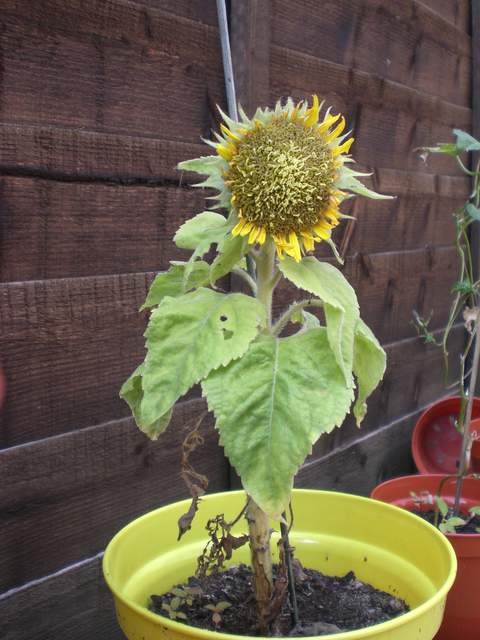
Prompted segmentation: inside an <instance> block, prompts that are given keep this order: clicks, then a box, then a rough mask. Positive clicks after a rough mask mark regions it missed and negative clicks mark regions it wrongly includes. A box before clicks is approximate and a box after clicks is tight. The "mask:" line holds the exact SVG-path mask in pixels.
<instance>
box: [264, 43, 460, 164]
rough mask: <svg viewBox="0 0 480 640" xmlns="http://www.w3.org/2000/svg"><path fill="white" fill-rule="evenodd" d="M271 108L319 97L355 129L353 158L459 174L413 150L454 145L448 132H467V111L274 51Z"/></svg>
mask: <svg viewBox="0 0 480 640" xmlns="http://www.w3.org/2000/svg"><path fill="white" fill-rule="evenodd" d="M270 75H271V102H273V101H275V99H276V98H278V97H280V96H288V95H293V97H294V98H295V99H302V98H304V97H305V95H309V94H313V93H320V95H321V97H322V98H324V99H325V100H326V102H327V104H328V105H329V106H330V105H333V107H334V109H335V110H337V111H340V112H342V113H343V114H344V115H345V117H346V119H347V123H348V126H349V127H351V128H353V130H354V135H355V144H354V147H353V151H352V152H353V155H354V157H355V159H356V160H357V161H358V162H361V163H364V164H371V165H373V166H380V167H392V168H397V169H407V168H408V169H412V170H417V171H428V172H434V173H436V172H438V173H450V174H451V173H457V174H459V175H460V174H461V170H460V168H459V167H457V165H456V163H452V161H451V158H448V157H441V156H438V157H436V158H433V157H432V158H431V159H429V162H428V164H425V163H424V162H423V161H422V159H421V158H420V156H419V154H418V153H414V149H416V148H417V147H420V146H427V145H431V144H436V143H437V142H438V141H449V140H451V139H452V132H451V131H452V129H453V128H455V127H457V128H462V129H467V130H468V129H470V126H471V110H470V109H469V108H466V107H462V106H459V105H455V104H451V103H448V102H445V101H443V100H440V99H439V98H436V97H434V96H430V95H428V94H426V93H422V92H420V91H418V90H416V89H413V88H411V87H406V86H404V85H401V84H399V83H398V82H393V81H389V80H385V79H384V78H383V77H379V76H375V75H372V74H371V73H365V72H362V71H359V70H356V69H352V68H351V67H347V66H344V65H340V64H336V63H332V62H330V61H327V60H319V59H318V58H314V57H312V56H309V55H305V54H302V53H298V52H296V51H291V50H287V49H285V48H283V47H279V46H274V47H272V66H271V73H270Z"/></svg>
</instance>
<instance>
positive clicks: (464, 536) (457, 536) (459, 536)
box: [373, 418, 480, 540]
mask: <svg viewBox="0 0 480 640" xmlns="http://www.w3.org/2000/svg"><path fill="white" fill-rule="evenodd" d="M479 420H480V418H479ZM448 475H449V474H448V473H416V474H414V473H412V474H410V475H408V476H398V477H397V478H390V480H385V482H381V483H380V484H378V485H377V486H376V487H375V489H374V491H375V490H376V489H378V488H379V487H389V486H392V485H395V484H397V481H398V480H409V479H412V478H415V479H417V478H419V479H421V478H438V480H439V482H440V480H441V479H442V478H446V477H448ZM454 477H455V476H451V478H452V480H453V479H454ZM463 482H464V485H463V486H464V487H465V483H468V484H469V483H470V482H480V480H476V479H475V478H468V477H467V478H465V479H464V481H463ZM373 500H378V498H373ZM381 502H382V501H381ZM385 504H389V505H390V506H392V507H394V506H396V505H392V504H391V503H390V502H386V503H385ZM398 508H401V507H398ZM402 510H403V511H406V512H407V513H409V514H410V515H414V514H412V513H411V511H408V510H407V509H402ZM414 517H415V518H417V517H418V516H415V515H414ZM427 524H430V523H428V522H427ZM430 526H431V527H432V526H433V525H430ZM433 528H434V529H435V527H433ZM436 530H437V531H438V529H436ZM439 533H440V534H441V535H443V536H445V537H446V538H452V539H453V540H476V539H478V538H480V533H442V532H441V531H439Z"/></svg>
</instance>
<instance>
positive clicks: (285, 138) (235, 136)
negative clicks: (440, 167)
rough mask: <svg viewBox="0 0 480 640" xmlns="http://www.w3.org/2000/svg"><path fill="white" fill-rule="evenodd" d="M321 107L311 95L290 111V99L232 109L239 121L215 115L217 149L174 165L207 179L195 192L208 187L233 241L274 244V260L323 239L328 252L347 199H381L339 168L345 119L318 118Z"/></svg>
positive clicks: (347, 142) (348, 140) (346, 141)
mask: <svg viewBox="0 0 480 640" xmlns="http://www.w3.org/2000/svg"><path fill="white" fill-rule="evenodd" d="M322 107H323V103H322V104H320V103H319V100H318V97H317V96H316V95H314V96H313V101H312V104H311V106H309V105H308V103H307V102H306V101H300V102H298V103H297V104H295V103H294V102H293V100H292V99H291V98H289V99H288V100H287V102H286V104H284V105H282V104H281V103H280V102H278V103H277V105H276V107H275V109H268V108H266V109H257V111H256V113H255V115H254V116H253V118H251V119H250V118H248V117H247V115H246V114H245V113H244V111H243V110H242V109H241V108H239V113H240V121H239V122H236V121H234V120H232V119H231V118H229V117H228V116H227V115H225V114H224V113H223V112H222V111H221V110H220V113H221V115H222V118H223V120H224V122H225V124H223V123H222V124H221V125H220V131H221V133H220V134H218V133H215V136H216V139H217V141H216V142H213V141H209V140H205V142H206V143H207V144H209V145H211V146H212V147H214V149H215V151H216V154H217V155H216V156H208V157H204V158H199V159H197V160H193V161H187V162H184V163H181V164H180V165H179V167H180V168H182V169H183V168H184V169H193V170H196V171H198V172H200V173H206V174H208V175H209V178H208V179H207V180H206V181H205V182H202V183H201V184H200V185H198V186H208V187H215V188H216V189H218V191H219V192H220V194H219V195H218V196H216V197H215V199H216V200H218V206H219V207H226V208H228V209H229V210H230V217H231V219H232V220H233V226H232V229H231V233H232V235H233V236H238V235H240V236H248V242H249V243H250V244H254V243H258V244H259V245H263V244H264V243H265V241H266V240H267V238H271V239H272V240H273V242H274V243H275V246H276V250H277V254H278V257H279V258H280V259H282V258H283V257H284V254H287V255H289V256H292V257H293V258H294V259H295V260H297V261H300V260H301V258H302V255H303V254H305V253H307V252H310V251H313V250H314V248H315V243H316V242H321V241H322V240H324V241H327V242H328V243H329V244H331V245H332V247H333V248H334V245H333V243H332V240H331V233H332V230H333V229H334V228H335V227H336V226H337V225H338V224H339V222H340V219H341V218H345V217H348V216H345V215H344V214H342V213H341V212H340V210H339V206H340V204H341V202H342V201H343V200H345V198H347V197H349V194H348V193H346V191H344V189H348V190H350V191H353V192H356V193H361V194H362V195H366V196H368V197H383V196H379V195H378V194H376V193H374V192H373V191H370V190H369V189H367V188H366V187H364V185H363V184H362V183H361V182H359V181H358V180H357V179H356V176H364V175H369V174H362V173H358V172H355V171H352V170H351V169H348V168H347V167H345V166H344V165H345V163H347V162H353V159H352V158H351V157H350V156H349V155H348V153H349V151H350V147H351V146H352V143H353V140H354V139H353V137H350V133H346V134H345V133H344V130H345V118H344V117H343V116H342V115H341V114H339V113H338V114H335V115H334V114H333V113H332V112H331V109H328V110H327V111H326V113H325V115H324V117H323V118H322V119H320V118H319V116H320V112H321V110H322Z"/></svg>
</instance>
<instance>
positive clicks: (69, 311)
mask: <svg viewBox="0 0 480 640" xmlns="http://www.w3.org/2000/svg"><path fill="white" fill-rule="evenodd" d="M152 277H153V274H136V275H125V276H104V277H99V278H76V279H62V280H51V281H49V282H45V281H32V282H28V283H17V284H12V285H1V286H0V327H1V330H2V339H1V346H0V351H1V354H0V360H1V361H2V366H3V368H4V371H5V375H6V377H7V381H8V389H9V390H8V395H7V399H6V404H5V406H4V407H3V409H2V412H1V414H0V423H1V427H2V428H1V430H0V431H1V440H0V442H1V445H0V446H1V447H6V446H11V445H14V444H19V443H22V442H26V441H28V440H36V439H40V438H44V437H47V436H51V435H54V434H57V433H62V432H63V431H68V430H72V429H78V428H82V427H87V426H91V425H94V424H99V423H101V422H104V421H106V420H112V419H117V418H121V417H124V416H126V415H128V407H127V406H126V404H125V403H124V402H122V401H121V400H120V399H119V398H118V390H119V388H120V385H121V384H122V382H123V381H124V380H125V379H126V377H127V376H128V375H129V374H130V373H131V371H132V370H133V369H134V368H135V366H136V365H137V364H138V362H139V361H140V360H141V359H142V358H143V355H144V347H143V342H144V339H143V337H142V333H143V330H144V326H145V314H139V313H138V309H139V307H140V305H141V304H142V302H143V301H144V299H145V295H146V291H147V287H148V285H149V283H150V281H151V279H152Z"/></svg>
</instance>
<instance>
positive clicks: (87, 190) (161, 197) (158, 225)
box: [0, 177, 205, 282]
mask: <svg viewBox="0 0 480 640" xmlns="http://www.w3.org/2000/svg"><path fill="white" fill-rule="evenodd" d="M0 197H1V200H2V215H1V216H0V280H1V281H4V282H8V281H19V280H40V279H48V278H69V277H76V276H88V275H107V274H115V273H127V272H137V273H138V272H143V271H155V270H159V271H160V270H161V269H163V268H166V267H167V266H168V261H169V260H173V259H176V260H182V259H185V257H186V255H187V254H186V252H185V251H182V250H179V249H176V247H175V244H174V243H173V241H172V237H173V235H174V233H175V231H176V230H177V228H178V227H179V226H180V224H182V222H184V221H185V220H186V219H187V218H189V217H191V216H192V215H193V214H194V213H198V212H199V211H202V210H203V209H204V208H205V192H204V191H202V190H199V189H185V188H182V189H181V188H176V187H174V186H167V187H154V188H148V187H145V186H136V185H133V186H128V187H126V186H118V185H117V186H110V185H106V184H95V183H93V184H84V183H65V182H58V181H52V180H42V179H38V178H33V179H31V178H13V177H6V178H1V179H0Z"/></svg>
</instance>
